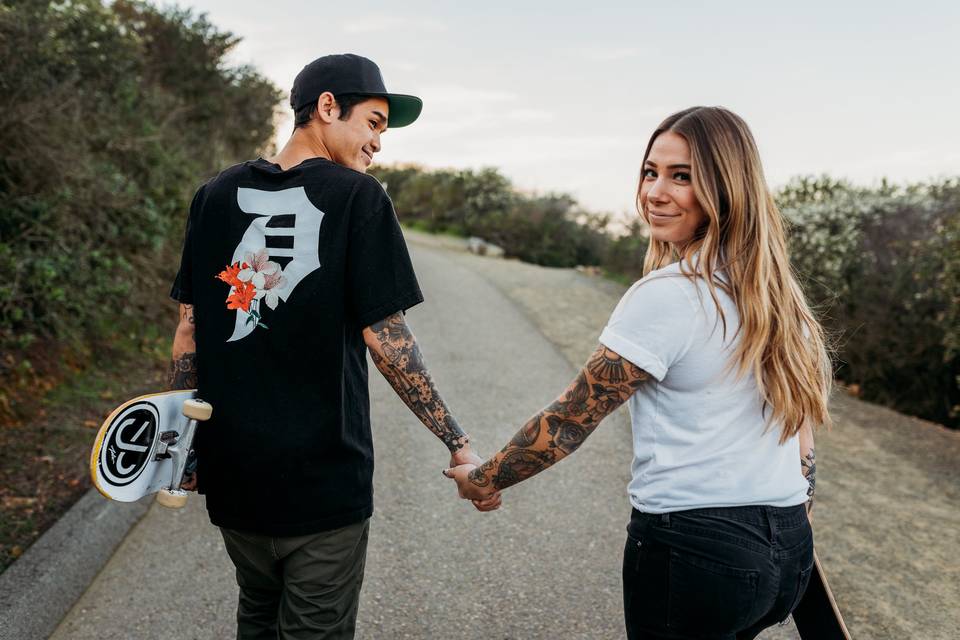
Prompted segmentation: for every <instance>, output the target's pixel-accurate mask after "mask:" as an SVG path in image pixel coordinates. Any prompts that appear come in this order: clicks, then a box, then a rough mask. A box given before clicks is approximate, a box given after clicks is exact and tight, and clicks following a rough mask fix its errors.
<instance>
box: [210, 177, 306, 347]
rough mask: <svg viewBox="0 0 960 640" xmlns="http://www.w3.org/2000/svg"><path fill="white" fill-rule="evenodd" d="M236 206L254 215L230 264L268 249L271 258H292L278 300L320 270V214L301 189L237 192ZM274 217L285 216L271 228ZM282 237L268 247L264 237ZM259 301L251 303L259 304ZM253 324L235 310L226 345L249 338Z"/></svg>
mask: <svg viewBox="0 0 960 640" xmlns="http://www.w3.org/2000/svg"><path fill="white" fill-rule="evenodd" d="M237 204H238V205H239V206H240V209H241V210H242V211H243V212H244V213H249V214H252V215H255V216H257V217H256V218H254V220H253V221H252V222H251V223H250V226H249V227H247V231H246V233H244V234H243V238H242V239H241V240H240V244H238V245H237V248H236V249H235V250H234V252H233V260H231V261H230V263H231V264H234V263H237V262H242V261H243V260H244V256H246V255H247V254H255V253H256V252H257V251H259V250H261V249H263V248H264V247H267V251H268V252H269V254H270V257H271V258H277V257H291V258H293V260H291V261H290V262H289V264H287V266H286V267H284V269H283V274H284V276H285V277H286V285H285V286H284V287H283V288H282V289H280V290H279V291H277V296H278V297H279V298H280V300H283V301H286V299H287V298H288V297H289V296H290V294H291V293H292V292H293V290H294V289H295V288H296V286H297V285H298V284H300V281H301V280H303V279H304V278H305V277H307V275H309V274H310V273H312V272H314V271H316V270H317V269H319V268H320V258H319V257H318V255H317V245H318V243H319V242H320V223H321V222H323V216H324V213H323V211H320V210H319V209H317V208H316V207H315V206H313V203H312V202H310V199H309V198H307V193H306V191H304V189H303V187H296V188H293V189H284V190H283V191H261V190H260V189H248V188H243V187H241V188H239V189H237ZM275 216H284V217H283V218H282V219H277V222H282V223H283V224H282V225H280V224H277V225H275V226H268V225H270V223H271V221H273V220H274V219H275ZM268 237H270V238H274V239H278V238H284V240H274V241H273V242H271V243H270V244H273V245H274V246H272V247H268V246H267V244H268V243H267V238H268ZM258 303H259V301H257V300H255V301H253V304H255V305H256V304H258ZM254 328H255V324H254V323H252V322H247V314H246V313H244V312H242V311H240V310H239V309H238V310H237V323H236V326H235V327H234V329H233V335H232V336H230V339H229V340H227V342H232V341H234V340H240V339H241V338H245V337H247V336H248V335H250V334H251V333H252V332H253V330H254Z"/></svg>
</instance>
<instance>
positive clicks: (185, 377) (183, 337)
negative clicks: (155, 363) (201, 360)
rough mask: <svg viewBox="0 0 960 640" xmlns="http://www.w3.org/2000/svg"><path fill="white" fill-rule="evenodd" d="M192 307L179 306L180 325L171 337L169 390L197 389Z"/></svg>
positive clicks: (188, 305) (187, 305)
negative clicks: (171, 356)
mask: <svg viewBox="0 0 960 640" xmlns="http://www.w3.org/2000/svg"><path fill="white" fill-rule="evenodd" d="M195 335H196V323H195V321H194V318H193V305H191V304H181V305H180V323H179V324H178V325H177V332H176V333H175V334H174V336H173V360H172V361H171V362H170V373H169V375H168V376H167V384H168V386H169V387H170V389H171V390H178V389H196V388H197V343H196V341H195V339H194V337H195Z"/></svg>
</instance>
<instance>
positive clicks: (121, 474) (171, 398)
mask: <svg viewBox="0 0 960 640" xmlns="http://www.w3.org/2000/svg"><path fill="white" fill-rule="evenodd" d="M211 411H212V410H211V408H210V405H208V404H206V403H205V402H203V401H201V400H197V399H196V390H194V389H190V390H186V391H167V392H164V393H154V394H150V395H145V396H139V397H137V398H133V399H132V400H128V401H127V402H124V403H123V404H122V405H120V406H119V407H117V408H116V409H114V411H113V413H111V414H110V416H109V417H107V419H106V420H104V422H103V425H102V426H101V427H100V431H99V432H98V433H97V439H96V441H95V442H94V445H93V450H92V451H91V453H90V475H91V477H92V479H93V484H94V486H95V487H96V488H97V490H98V491H100V493H102V494H103V495H104V496H105V497H107V498H110V499H111V500H118V501H120V502H134V501H136V500H139V499H140V498H142V497H144V496H146V495H150V494H151V493H156V492H158V491H159V492H161V495H160V496H159V497H158V500H159V501H160V502H161V503H162V504H164V505H165V506H171V507H178V506H183V504H185V502H186V492H184V491H181V490H180V483H181V482H182V480H183V472H184V469H185V468H186V462H187V456H188V455H189V453H190V450H191V447H192V445H193V434H194V431H195V429H196V425H197V420H206V419H207V418H209V417H210V414H211Z"/></svg>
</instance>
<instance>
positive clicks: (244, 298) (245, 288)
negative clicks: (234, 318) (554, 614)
mask: <svg viewBox="0 0 960 640" xmlns="http://www.w3.org/2000/svg"><path fill="white" fill-rule="evenodd" d="M221 279H222V278H221ZM233 286H234V291H233V293H231V294H230V295H229V296H227V309H242V310H243V311H246V312H248V313H249V312H250V301H251V300H253V297H254V296H255V295H257V288H256V287H254V286H253V285H252V284H250V283H249V282H241V281H239V280H237V282H236V284H234V285H233Z"/></svg>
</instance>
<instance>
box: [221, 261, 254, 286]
mask: <svg viewBox="0 0 960 640" xmlns="http://www.w3.org/2000/svg"><path fill="white" fill-rule="evenodd" d="M246 268H248V267H247V263H246V262H244V263H243V264H241V263H239V262H234V263H233V264H231V265H229V266H228V267H227V268H226V269H224V270H223V271H221V272H220V273H219V274H218V275H217V277H218V278H220V279H221V280H223V281H224V282H226V283H227V284H229V285H230V286H232V287H237V286H239V285H240V278H238V277H237V274H239V273H240V272H241V271H242V270H243V269H246Z"/></svg>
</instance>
